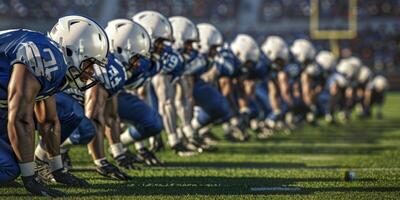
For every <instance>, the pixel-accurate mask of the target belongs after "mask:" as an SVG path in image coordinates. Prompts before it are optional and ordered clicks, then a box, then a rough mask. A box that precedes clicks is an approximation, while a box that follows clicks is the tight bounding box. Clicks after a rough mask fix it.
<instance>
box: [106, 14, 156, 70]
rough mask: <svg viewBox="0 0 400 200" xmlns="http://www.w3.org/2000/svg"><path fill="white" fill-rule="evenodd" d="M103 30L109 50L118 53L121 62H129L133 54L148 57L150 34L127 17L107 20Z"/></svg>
mask: <svg viewBox="0 0 400 200" xmlns="http://www.w3.org/2000/svg"><path fill="white" fill-rule="evenodd" d="M105 31H106V33H107V36H108V40H109V43H110V52H112V53H114V54H116V55H120V56H119V57H122V58H123V60H122V61H123V62H126V63H130V62H129V61H130V59H131V58H132V57H133V56H135V55H140V56H143V57H145V58H150V47H151V42H150V36H149V34H147V32H146V30H145V29H144V28H143V27H142V26H141V25H139V24H138V23H136V22H133V21H131V20H128V19H115V20H112V21H110V22H108V24H107V27H106V28H105Z"/></svg>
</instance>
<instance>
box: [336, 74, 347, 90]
mask: <svg viewBox="0 0 400 200" xmlns="http://www.w3.org/2000/svg"><path fill="white" fill-rule="evenodd" d="M335 82H336V84H337V85H338V86H339V87H341V88H345V87H347V85H348V84H349V82H348V81H347V79H346V78H345V77H344V76H343V75H341V74H337V76H336V77H335Z"/></svg>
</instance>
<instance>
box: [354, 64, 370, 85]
mask: <svg viewBox="0 0 400 200" xmlns="http://www.w3.org/2000/svg"><path fill="white" fill-rule="evenodd" d="M371 78H372V71H371V70H370V69H369V68H368V67H367V66H362V67H361V68H360V71H359V72H358V74H357V81H358V82H359V83H366V82H368V81H369V80H371Z"/></svg>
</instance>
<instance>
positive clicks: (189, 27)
mask: <svg viewBox="0 0 400 200" xmlns="http://www.w3.org/2000/svg"><path fill="white" fill-rule="evenodd" d="M169 22H170V23H171V26H172V32H173V36H174V44H173V47H174V48H176V49H180V48H183V45H184V44H185V42H188V41H193V42H198V41H199V32H198V31H197V27H196V25H194V23H193V22H192V21H190V20H189V19H188V18H186V17H182V16H175V17H170V18H169Z"/></svg>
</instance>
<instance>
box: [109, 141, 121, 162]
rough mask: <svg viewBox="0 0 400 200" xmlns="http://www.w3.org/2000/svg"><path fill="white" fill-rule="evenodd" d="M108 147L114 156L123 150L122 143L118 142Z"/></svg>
mask: <svg viewBox="0 0 400 200" xmlns="http://www.w3.org/2000/svg"><path fill="white" fill-rule="evenodd" d="M110 148H111V153H112V155H113V157H114V158H115V157H117V156H119V155H121V154H123V153H124V152H125V149H124V145H122V143H120V142H118V143H115V144H112V145H110Z"/></svg>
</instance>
